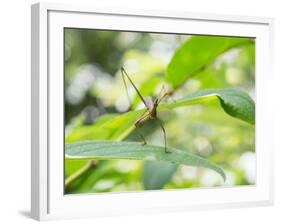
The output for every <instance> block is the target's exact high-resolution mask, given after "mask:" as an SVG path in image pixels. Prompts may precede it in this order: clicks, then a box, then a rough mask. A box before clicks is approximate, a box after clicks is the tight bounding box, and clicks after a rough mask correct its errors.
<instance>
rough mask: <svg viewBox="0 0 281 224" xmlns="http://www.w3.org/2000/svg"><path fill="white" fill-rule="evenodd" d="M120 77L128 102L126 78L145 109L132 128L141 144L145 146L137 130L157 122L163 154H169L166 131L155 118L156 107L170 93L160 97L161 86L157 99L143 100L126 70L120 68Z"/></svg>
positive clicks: (148, 98)
mask: <svg viewBox="0 0 281 224" xmlns="http://www.w3.org/2000/svg"><path fill="white" fill-rule="evenodd" d="M121 75H122V79H123V83H124V86H125V88H126V93H127V97H128V100H129V101H130V98H129V93H128V88H127V84H126V80H125V77H127V79H128V80H129V82H130V83H131V84H132V86H133V87H134V89H135V91H136V92H137V94H138V96H139V97H140V99H141V101H142V102H143V104H144V105H145V107H146V109H145V111H144V112H143V114H141V115H140V117H139V118H138V119H137V120H136V121H135V123H134V126H135V127H136V130H137V133H138V134H139V136H140V137H141V138H142V140H143V144H144V145H145V144H146V141H145V138H144V136H143V135H142V134H141V133H140V131H139V130H138V128H140V127H141V126H143V125H144V123H146V122H147V121H149V120H155V121H157V123H158V124H159V126H160V127H161V129H162V131H163V136H164V142H165V152H166V153H169V151H168V150H167V138H166V131H165V128H164V126H163V123H162V121H161V120H160V119H159V118H158V117H157V107H158V105H159V104H160V102H161V101H162V100H163V99H165V98H166V97H167V96H170V95H171V93H170V92H165V93H164V94H163V95H162V96H161V92H162V91H163V90H164V86H162V89H161V91H160V94H159V96H158V97H156V98H155V100H153V99H152V98H151V97H147V98H144V97H143V96H142V95H141V93H140V91H139V90H138V88H137V87H136V85H135V84H134V82H133V81H132V79H131V78H130V76H129V75H128V73H127V72H126V70H125V69H124V68H123V67H122V68H121Z"/></svg>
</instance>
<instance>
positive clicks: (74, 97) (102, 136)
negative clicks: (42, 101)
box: [64, 29, 255, 193]
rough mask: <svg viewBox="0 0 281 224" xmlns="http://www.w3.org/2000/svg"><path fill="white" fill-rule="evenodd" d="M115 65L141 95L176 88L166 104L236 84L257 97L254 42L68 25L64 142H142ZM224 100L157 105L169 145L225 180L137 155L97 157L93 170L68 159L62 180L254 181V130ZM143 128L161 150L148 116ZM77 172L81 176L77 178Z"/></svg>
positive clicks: (78, 189)
mask: <svg viewBox="0 0 281 224" xmlns="http://www.w3.org/2000/svg"><path fill="white" fill-rule="evenodd" d="M121 66H124V67H125V68H126V70H127V72H128V73H129V74H130V76H131V78H132V79H133V80H134V83H135V84H136V86H137V87H138V88H139V90H140V91H141V93H142V94H143V95H144V96H151V95H153V96H157V95H158V94H159V92H160V89H161V87H162V85H163V84H164V85H165V87H166V89H170V90H171V89H172V90H174V94H173V95H172V97H171V98H170V99H168V100H167V101H166V104H169V103H173V102H174V101H177V100H178V99H182V98H184V97H187V96H192V94H196V93H195V92H197V91H198V90H200V91H203V92H204V91H208V90H202V89H207V88H233V87H236V88H239V89H241V90H243V91H244V92H246V93H248V94H249V95H250V96H251V97H252V98H254V97H255V96H254V92H255V41H254V39H249V38H234V37H231V38H230V37H211V36H193V37H192V36H188V35H174V34H150V33H140V32H116V31H100V30H86V29H65V74H64V75H65V136H66V139H65V141H66V143H71V142H77V141H81V140H128V141H140V139H139V137H138V135H137V134H136V132H135V130H134V129H133V127H132V124H133V123H134V121H135V120H136V117H138V115H139V114H140V111H133V112H129V113H126V112H128V110H129V107H130V105H129V102H128V99H127V96H126V90H125V88H124V86H123V84H122V81H121V77H120V67H121ZM128 91H129V94H130V96H131V102H132V103H133V104H132V108H133V109H138V108H141V106H142V104H141V101H140V99H139V98H138V97H137V95H136V94H135V92H134V91H133V89H132V88H131V87H129V89H128ZM231 102H233V101H231ZM220 105H222V106H223V104H222V101H221V99H220V100H214V101H207V102H202V103H200V104H195V105H191V106H188V107H182V108H175V109H169V110H163V111H162V110H161V111H160V112H159V115H158V116H159V117H160V118H161V120H163V122H164V125H165V129H166V132H167V142H168V145H169V146H172V147H173V148H179V149H182V150H188V151H190V152H192V153H195V154H197V155H200V156H202V157H205V158H208V159H209V160H211V161H212V162H214V163H216V164H219V165H220V166H221V167H222V168H223V169H224V171H225V173H226V176H227V179H226V182H225V183H223V182H222V180H221V179H220V177H219V176H218V175H217V174H216V173H215V172H213V171H211V170H207V169H204V168H198V167H188V166H183V165H171V164H170V163H159V162H144V161H135V160H99V161H97V160H95V161H94V162H95V165H94V166H89V161H87V160H80V159H76V160H69V159H65V160H66V161H65V177H66V180H67V179H69V178H71V177H75V176H77V178H73V180H72V181H71V183H70V184H68V185H67V187H66V189H65V190H66V193H83V192H115V191H139V190H143V189H146V190H149V189H153V190H155V189H161V188H164V189H174V188H191V187H204V186H219V185H227V186H234V185H247V184H254V183H255V127H254V126H253V125H251V124H249V123H247V122H244V121H243V120H245V119H242V120H239V119H236V118H233V117H231V116H229V114H230V115H231V113H232V112H233V111H232V112H231V111H230V113H229V112H228V111H227V110H226V109H225V108H224V107H223V109H224V110H223V109H222V107H221V106H220ZM239 105H242V104H241V103H240V101H239V103H238V106H239ZM236 106H237V105H236ZM242 107H243V105H242ZM235 108H236V107H234V110H236V109H235ZM243 108H244V107H243ZM230 109H231V108H230ZM225 112H228V114H227V113H225ZM236 112H237V111H234V113H236ZM120 114H123V115H120ZM238 118H239V117H238ZM247 119H248V118H247ZM247 119H246V121H247ZM248 120H249V119H248ZM250 120H251V122H250V123H254V118H251V117H250ZM142 133H143V134H144V135H145V138H146V140H147V142H148V143H151V144H155V145H160V146H163V136H162V133H161V130H160V129H159V127H158V126H157V125H156V124H155V123H154V122H149V123H147V124H146V125H145V126H144V127H143V128H142ZM81 170H84V172H83V175H77V174H79V172H80V171H81Z"/></svg>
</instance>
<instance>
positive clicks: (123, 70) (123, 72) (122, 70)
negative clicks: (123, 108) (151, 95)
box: [121, 67, 149, 108]
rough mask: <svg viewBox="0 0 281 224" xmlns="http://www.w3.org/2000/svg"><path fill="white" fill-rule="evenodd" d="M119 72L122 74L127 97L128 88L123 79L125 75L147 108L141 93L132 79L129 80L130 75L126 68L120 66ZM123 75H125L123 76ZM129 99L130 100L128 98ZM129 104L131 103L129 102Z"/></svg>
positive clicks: (147, 106)
mask: <svg viewBox="0 0 281 224" xmlns="http://www.w3.org/2000/svg"><path fill="white" fill-rule="evenodd" d="M121 74H122V79H123V82H124V85H125V87H126V91H127V96H128V98H129V94H128V89H127V85H126V81H125V78H124V77H125V76H126V77H127V78H128V80H129V81H130V83H131V84H132V86H133V87H134V89H135V90H136V92H137V94H138V96H139V97H140V99H141V101H142V102H143V103H144V105H145V106H146V108H149V105H147V103H146V102H145V100H144V98H143V96H142V95H141V93H140V91H139V90H138V88H137V87H136V86H135V84H134V83H133V81H132V80H131V78H130V76H129V75H128V74H127V72H126V70H125V69H124V68H123V67H121ZM124 75H125V76H124ZM129 101H130V100H129ZM130 104H131V103H130Z"/></svg>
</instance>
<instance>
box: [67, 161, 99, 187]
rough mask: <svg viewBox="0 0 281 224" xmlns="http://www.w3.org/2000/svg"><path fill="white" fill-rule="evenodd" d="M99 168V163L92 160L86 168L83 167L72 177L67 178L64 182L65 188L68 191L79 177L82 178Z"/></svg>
mask: <svg viewBox="0 0 281 224" xmlns="http://www.w3.org/2000/svg"><path fill="white" fill-rule="evenodd" d="M96 167H97V162H95V161H93V160H90V161H88V162H87V163H86V165H85V166H83V167H82V168H81V169H79V170H78V171H76V172H75V173H74V174H72V175H71V176H69V177H67V178H66V179H65V182H64V186H65V188H66V189H67V188H68V187H69V185H71V184H72V183H73V182H74V181H75V180H77V179H78V178H79V177H81V176H82V175H83V174H84V173H86V172H87V171H89V170H91V169H95V168H96Z"/></svg>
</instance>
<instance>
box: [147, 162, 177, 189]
mask: <svg viewBox="0 0 281 224" xmlns="http://www.w3.org/2000/svg"><path fill="white" fill-rule="evenodd" d="M177 167H178V166H177V165H176V164H172V163H163V162H152V161H147V162H145V163H144V167H143V185H144V189H145V190H158V189H161V188H162V187H163V186H164V185H165V184H166V183H167V182H168V181H169V180H170V179H171V178H172V176H173V175H174V173H175V172H176V170H177Z"/></svg>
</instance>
